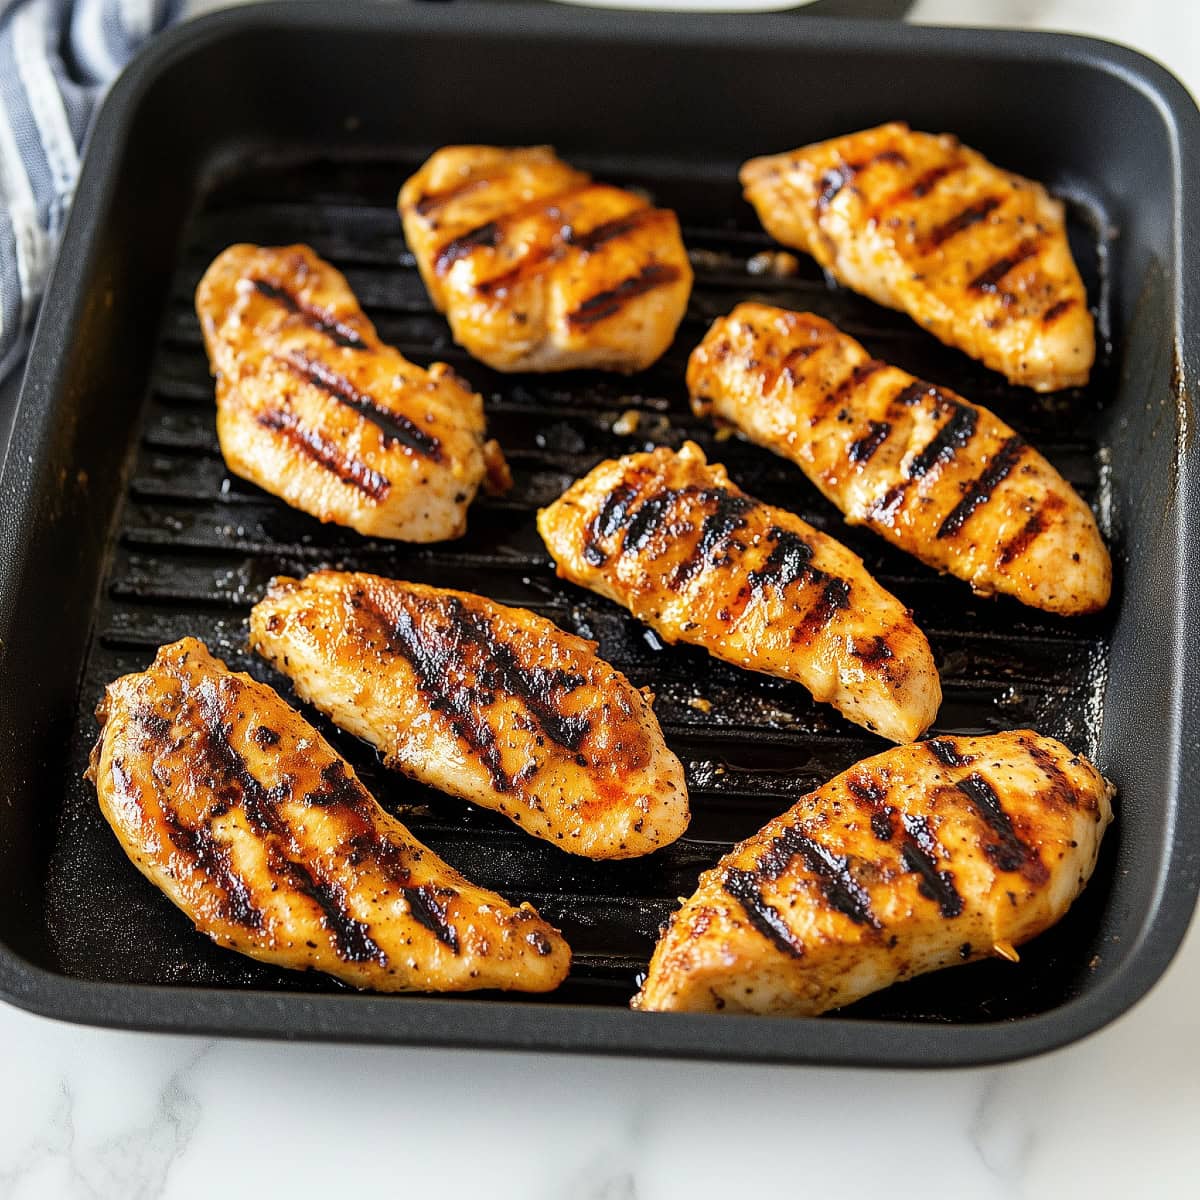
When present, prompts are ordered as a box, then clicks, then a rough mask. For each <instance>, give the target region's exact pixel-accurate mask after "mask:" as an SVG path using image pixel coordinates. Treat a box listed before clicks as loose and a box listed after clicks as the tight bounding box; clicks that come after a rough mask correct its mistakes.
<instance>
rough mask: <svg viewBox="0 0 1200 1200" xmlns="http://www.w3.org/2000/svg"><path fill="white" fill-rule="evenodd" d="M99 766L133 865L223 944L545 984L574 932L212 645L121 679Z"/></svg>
mask: <svg viewBox="0 0 1200 1200" xmlns="http://www.w3.org/2000/svg"><path fill="white" fill-rule="evenodd" d="M97 716H98V717H99V720H100V723H101V726H102V729H101V733H100V738H99V740H98V741H97V743H96V746H95V749H94V750H93V751H92V758H91V766H90V767H89V769H88V776H89V778H91V780H92V781H93V782H94V783H95V785H96V792H97V794H98V796H99V799H100V808H101V811H102V812H103V813H104V816H105V818H106V819H107V820H108V823H109V824H110V825H111V826H112V827H113V831H114V832H115V833H116V835H117V838H118V839H119V840H120V842H121V846H122V848H123V849H124V850H125V853H126V854H128V855H129V857H130V859H131V860H132V861H133V863H134V865H135V866H136V867H137V868H138V870H139V871H141V872H142V874H143V875H145V876H146V878H147V879H149V880H150V882H151V883H153V884H155V885H156V886H157V887H158V888H159V889H160V890H161V891H163V892H164V893H165V894H166V895H167V897H168V898H169V899H170V900H171V901H172V902H173V903H174V904H176V905H178V907H179V908H181V909H182V910H183V911H184V912H185V913H186V914H187V915H188V916H189V917H190V918H191V919H192V921H194V922H195V924H196V928H197V929H199V930H200V931H201V932H202V933H206V934H207V935H208V936H209V937H210V938H212V939H213V941H215V942H216V943H217V944H218V945H221V946H225V947H227V948H228V949H230V950H237V951H239V952H240V953H242V954H246V955H249V956H250V957H251V958H257V959H259V960H261V961H262V962H268V963H274V964H275V965H277V966H281V967H290V968H293V969H296V970H304V969H313V970H318V971H325V972H326V973H328V974H330V975H333V976H336V977H337V978H338V979H341V980H342V981H343V982H345V983H349V984H352V985H353V986H354V987H359V988H373V989H375V990H377V991H385V992H400V991H447V992H458V991H466V990H469V989H473V988H507V989H515V990H518V991H527V992H543V991H548V990H549V989H551V988H553V987H557V985H558V984H560V983H561V982H562V980H563V979H564V978H565V976H566V974H567V968H568V967H569V965H570V958H571V953H570V950H569V949H568V948H567V945H566V943H565V942H564V941H563V939H562V935H561V934H559V933H558V931H557V930H555V929H553V928H552V927H551V926H550V925H548V924H546V922H545V921H543V920H542V919H541V918H540V917H539V916H538V914H537V913H536V912H535V911H534V910H533V908H531V907H530V906H529V905H528V904H522V905H521V906H520V907H519V908H518V907H514V906H513V905H511V904H509V903H508V902H507V901H506V900H504V899H502V898H501V897H500V896H498V895H496V893H495V892H489V891H487V890H485V889H484V888H480V887H476V886H475V885H474V884H472V883H469V882H468V881H467V880H465V879H464V878H463V877H462V876H461V875H460V874H459V873H458V872H457V871H455V870H454V869H453V868H452V867H450V866H448V865H447V864H446V863H444V862H443V861H442V860H441V859H440V858H438V856H437V855H436V854H434V853H433V851H432V850H429V849H428V848H427V847H425V846H423V845H421V843H420V842H418V841H417V840H416V838H414V837H413V835H412V834H411V833H410V832H409V831H408V830H407V829H406V828H405V827H404V826H403V825H401V824H400V822H399V821H397V820H395V818H393V817H390V816H389V815H388V814H387V813H386V812H384V810H383V809H382V808H380V807H379V805H378V804H377V803H376V802H375V801H374V800H373V799H372V798H371V795H370V793H369V792H368V791H367V790H366V788H364V787H363V785H362V784H361V783H360V782H359V780H358V777H357V776H356V775H355V774H354V770H353V768H352V767H351V766H349V764H348V763H346V762H345V761H344V760H343V759H342V758H341V757H340V756H339V755H338V754H337V753H336V752H335V751H334V749H333V748H332V747H331V746H330V745H329V744H328V743H327V742H326V741H325V740H324V739H323V738H322V737H321V736H320V734H318V733H317V731H316V730H315V729H313V728H312V726H311V725H309V724H308V722H307V721H305V720H304V719H303V718H302V717H301V716H300V714H299V713H297V712H296V711H295V710H294V709H292V708H289V707H288V705H286V704H285V703H284V702H283V701H282V700H281V699H280V698H279V696H277V695H276V694H275V692H273V691H272V690H271V689H270V688H269V687H267V686H266V685H265V684H262V683H258V682H256V681H255V680H253V679H251V678H250V677H249V676H248V675H239V674H233V673H232V672H230V671H229V670H228V669H227V668H226V667H225V664H224V663H223V662H221V661H220V660H219V659H216V658H214V657H213V656H212V655H211V654H210V653H209V652H208V650H207V649H206V648H205V646H204V645H203V643H201V642H198V641H196V640H195V639H194V638H184V639H183V640H182V641H178V642H175V643H174V644H172V645H170V646H164V647H163V648H162V649H161V650H160V651H159V652H158V656H157V658H155V660H154V664H153V665H152V666H151V667H150V669H149V670H147V671H144V672H142V673H140V674H137V675H126V676H124V677H123V678H121V679H118V680H117V681H116V682H115V683H112V684H110V685H109V687H108V689H107V691H106V692H105V696H104V700H103V702H102V703H101V704H100V707H99V708H98V710H97Z"/></svg>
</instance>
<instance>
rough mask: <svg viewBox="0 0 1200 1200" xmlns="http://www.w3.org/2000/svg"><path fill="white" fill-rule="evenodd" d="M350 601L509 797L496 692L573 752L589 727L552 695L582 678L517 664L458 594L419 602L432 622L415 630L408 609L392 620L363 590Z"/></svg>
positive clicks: (581, 681) (565, 690)
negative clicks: (494, 716) (495, 715)
mask: <svg viewBox="0 0 1200 1200" xmlns="http://www.w3.org/2000/svg"><path fill="white" fill-rule="evenodd" d="M351 603H352V605H353V607H354V609H355V611H356V612H357V613H359V614H360V615H362V616H364V617H365V618H366V619H367V620H369V621H371V622H372V623H373V624H375V625H376V626H377V627H378V628H379V629H380V630H381V631H382V633H383V635H384V639H385V641H386V643H387V646H388V648H389V649H390V650H392V651H393V652H394V653H397V654H400V655H401V656H402V657H403V658H404V659H405V660H406V661H407V662H408V663H409V665H410V666H411V667H412V670H413V673H414V674H415V675H416V677H417V683H418V686H419V687H420V688H421V690H422V691H423V692H424V693H425V695H426V697H427V698H428V701H429V705H430V707H431V708H433V709H434V710H435V711H439V712H443V713H445V714H446V715H447V716H448V717H449V718H450V726H451V728H452V729H453V731H454V733H455V734H456V735H457V736H458V737H460V738H462V740H463V741H465V742H466V743H467V745H468V746H470V747H471V750H472V752H473V753H474V754H475V755H476V756H477V757H478V758H479V760H480V762H481V763H482V764H483V766H484V767H485V768H486V770H487V772H488V774H489V775H490V776H491V779H492V785H493V787H494V788H495V789H496V791H498V792H507V791H510V790H511V789H512V787H513V786H514V783H515V780H514V779H510V778H509V776H508V774H507V773H506V772H505V770H504V763H503V758H502V755H501V751H500V747H499V746H498V745H497V743H496V735H495V731H494V730H493V729H492V727H491V725H490V724H489V723H488V721H487V711H488V709H489V707H490V706H491V704H492V703H493V701H494V698H495V693H496V692H497V691H503V692H505V693H507V694H508V695H510V696H513V697H515V698H516V699H518V700H520V701H521V703H522V704H523V705H524V707H525V709H526V711H527V712H528V713H529V714H530V716H532V717H533V718H534V720H535V721H536V722H537V724H538V725H539V726H540V727H541V729H542V731H543V733H544V734H545V735H546V736H547V737H548V738H549V739H550V740H551V741H553V742H555V743H556V744H557V745H559V746H562V747H564V748H565V749H567V750H570V751H571V752H572V753H577V752H578V751H579V748H580V747H581V746H582V744H583V739H584V738H585V737H586V736H587V734H588V732H589V731H590V729H591V722H590V721H589V720H588V718H587V717H582V716H578V717H569V716H565V715H564V714H562V713H561V712H559V711H558V710H557V708H556V707H555V695H556V693H569V692H572V691H574V690H575V689H576V688H579V687H582V686H583V684H584V683H585V682H586V680H584V679H583V678H581V677H580V676H576V675H568V674H567V673H566V672H565V671H561V670H556V669H550V668H546V667H541V666H528V665H526V664H524V663H521V662H519V661H518V660H517V657H516V655H515V654H514V653H513V651H512V649H511V648H510V647H509V646H508V645H506V644H505V643H504V642H503V641H502V640H501V639H500V638H499V636H498V635H497V634H496V631H495V630H494V629H493V628H492V627H491V625H490V624H489V623H488V622H487V621H485V620H484V619H483V618H481V617H479V616H478V615H477V614H475V613H472V612H470V611H469V610H468V609H467V608H466V607H465V606H464V605H463V603H462V601H461V600H459V599H458V597H456V596H448V597H444V598H440V597H439V598H430V599H429V600H428V601H424V600H422V601H419V603H422V604H424V606H425V610H426V612H427V613H430V614H431V615H432V616H433V617H434V620H433V621H430V622H428V623H425V624H423V625H421V626H418V624H417V622H416V621H415V620H414V618H413V614H412V613H411V612H410V611H409V609H408V608H407V607H401V608H400V610H399V611H398V612H397V613H396V614H395V615H390V614H388V613H386V612H385V611H384V610H383V609H382V608H380V607H379V605H378V604H376V603H375V601H374V600H373V599H372V598H371V597H369V596H368V595H367V594H366V593H365V592H362V591H356V592H355V593H354V595H353V596H352V599H351ZM469 652H473V653H470V654H469ZM470 663H474V664H477V665H475V666H474V667H473V670H474V676H475V678H474V682H473V683H472V682H467V681H466V679H465V678H464V674H465V670H466V669H467V667H468V664H470Z"/></svg>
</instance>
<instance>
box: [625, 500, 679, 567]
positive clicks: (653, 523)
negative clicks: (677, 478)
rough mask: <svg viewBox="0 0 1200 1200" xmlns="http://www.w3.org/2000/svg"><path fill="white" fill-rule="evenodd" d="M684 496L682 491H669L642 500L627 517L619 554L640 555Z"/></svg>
mask: <svg viewBox="0 0 1200 1200" xmlns="http://www.w3.org/2000/svg"><path fill="white" fill-rule="evenodd" d="M684 494H685V491H684V490H676V489H669V490H667V491H664V492H661V493H659V495H657V496H651V497H650V498H649V499H647V500H643V501H642V503H641V504H639V505H638V506H637V509H636V510H635V511H634V512H633V514H632V515H631V516H628V524H627V525H626V526H625V537H624V539H623V541H622V542H621V553H622V554H640V553H641V552H642V551H643V550H644V549H645V548H646V546H647V544H648V543H649V541H650V539H651V538H652V537H653V536H654V533H655V530H657V529H658V527H659V526H660V525H661V524H662V523H663V521H664V520H666V517H667V514H668V513H669V512H670V511H671V509H672V507H673V506H674V505H675V503H676V501H678V500H679V499H680V497H682V496H683V495H684Z"/></svg>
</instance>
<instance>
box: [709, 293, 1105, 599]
mask: <svg viewBox="0 0 1200 1200" xmlns="http://www.w3.org/2000/svg"><path fill="white" fill-rule="evenodd" d="M687 379H688V390H689V391H690V393H691V396H692V408H693V409H694V410H695V412H696V414H697V415H698V416H711V417H712V418H713V420H714V421H715V422H716V423H717V424H719V425H722V426H727V427H733V428H735V429H737V430H739V431H740V432H741V433H743V434H745V435H746V437H748V438H749V439H750V440H751V441H752V442H757V443H758V444H759V445H760V446H766V447H767V449H768V450H773V451H774V452H775V453H776V454H780V455H782V456H783V457H784V458H787V459H790V460H791V461H792V462H794V463H795V464H796V465H797V466H798V467H799V468H800V469H801V470H802V471H803V472H804V473H805V474H806V475H807V476H808V477H809V479H811V480H812V482H813V483H814V484H816V486H817V487H818V488H820V489H821V491H822V492H823V493H824V494H825V496H826V497H828V499H829V500H830V501H832V502H833V503H834V504H836V505H837V506H838V508H840V509H841V510H842V512H843V513H845V514H846V519H847V521H848V522H849V523H850V524H852V525H867V526H869V527H870V528H871V529H873V530H874V531H875V532H876V533H878V534H880V535H881V536H882V537H885V538H887V540H888V541H889V542H891V543H893V545H896V546H899V547H900V549H902V550H907V551H908V553H910V554H914V555H916V557H917V558H919V559H920V560H921V561H922V562H925V563H928V564H929V565H930V566H931V567H935V568H936V569H937V570H939V571H948V572H950V574H952V575H957V576H958V577H959V579H965V580H966V581H967V582H968V583H969V584H970V585H971V587H972V588H974V589H975V591H976V592H979V593H980V594H982V595H991V594H993V593H995V592H1000V593H1003V594H1005V595H1009V596H1015V597H1016V598H1017V599H1018V600H1020V601H1022V602H1023V603H1025V604H1029V605H1032V606H1033V607H1034V608H1041V609H1045V610H1047V611H1049V612H1055V613H1062V614H1065V615H1076V614H1080V613H1088V612H1094V611H1096V610H1098V609H1101V608H1103V607H1104V606H1105V604H1107V603H1108V598H1109V593H1110V591H1111V588H1112V562H1111V560H1110V559H1109V555H1108V550H1107V549H1106V548H1105V545H1104V541H1103V539H1102V538H1101V536H1100V530H1099V529H1098V528H1097V527H1096V519H1095V517H1094V516H1093V515H1092V510H1091V509H1090V508H1089V507H1088V506H1087V504H1086V503H1085V502H1084V501H1083V499H1082V498H1081V497H1080V496H1079V494H1078V493H1077V492H1076V491H1075V489H1074V488H1072V487H1071V485H1070V484H1069V483H1067V481H1066V480H1065V479H1063V477H1062V476H1061V475H1060V474H1059V473H1058V472H1057V471H1056V470H1055V469H1054V468H1053V467H1052V466H1051V465H1050V464H1049V463H1048V462H1047V461H1046V460H1045V459H1044V458H1043V457H1042V456H1041V455H1040V454H1039V453H1038V452H1037V451H1036V450H1034V449H1033V447H1032V446H1029V445H1027V444H1026V443H1025V442H1024V441H1023V440H1022V439H1021V438H1020V437H1019V436H1018V435H1017V434H1016V432H1015V431H1014V430H1013V429H1011V428H1010V427H1009V426H1008V425H1006V424H1005V423H1004V422H1003V421H1001V420H1000V418H999V417H997V416H996V415H995V414H994V413H992V412H989V411H988V410H987V409H986V408H982V407H980V406H979V405H975V404H969V403H967V401H966V400H964V399H963V398H962V397H961V396H959V395H957V394H955V393H954V392H951V391H950V390H949V389H947V388H939V387H936V386H935V385H933V384H931V383H924V382H923V381H921V380H919V379H914V378H913V376H911V375H909V374H908V373H907V372H906V371H902V370H900V368H899V367H892V366H888V365H887V364H886V363H883V362H880V361H879V360H878V359H874V358H871V356H870V355H869V354H868V353H867V352H866V351H865V350H864V349H863V348H862V346H860V345H859V344H858V342H856V341H855V340H854V339H853V338H851V337H847V336H846V335H845V334H844V333H841V332H840V331H839V330H838V329H836V328H835V327H834V326H833V325H831V324H830V323H829V322H828V321H825V320H823V319H822V318H821V317H817V316H814V315H813V314H812V313H795V312H789V311H787V310H786V309H782V308H772V307H769V306H768V305H765V304H739V305H738V306H737V308H735V309H734V310H733V312H731V313H730V314H729V316H727V317H719V318H718V319H717V320H716V321H714V322H713V325H712V328H711V329H710V330H709V331H708V334H707V335H706V336H705V338H704V340H703V341H702V342H701V343H700V345H699V346H698V347H697V348H696V349H695V350H694V351H693V352H692V356H691V359H690V360H689V362H688V374H687Z"/></svg>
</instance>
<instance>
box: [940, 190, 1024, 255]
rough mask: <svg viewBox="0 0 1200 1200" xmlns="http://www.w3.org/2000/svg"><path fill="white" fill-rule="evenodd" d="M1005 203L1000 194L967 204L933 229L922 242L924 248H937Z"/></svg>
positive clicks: (984, 218)
mask: <svg viewBox="0 0 1200 1200" xmlns="http://www.w3.org/2000/svg"><path fill="white" fill-rule="evenodd" d="M1003 203H1004V201H1003V200H1002V199H1001V198H1000V197H999V196H985V197H984V199H982V200H977V201H976V202H975V203H974V204H969V205H967V207H966V208H964V209H963V210H962V211H961V212H960V213H957V214H956V215H955V216H953V217H951V218H950V219H949V220H948V221H943V222H942V223H941V224H940V225H936V226H935V227H934V228H933V229H931V230H930V232H929V233H928V235H927V236H926V237H925V239H924V241H923V242H922V250H924V251H929V250H936V249H937V248H938V247H939V246H942V245H944V244H945V243H946V242H948V241H949V240H950V239H951V238H953V237H957V236H958V234H960V233H962V232H963V231H964V230H967V229H970V228H971V226H972V225H978V224H979V222H980V221H983V220H986V219H987V218H988V217H989V216H991V214H992V213H994V212H995V211H996V209H998V208H999V207H1000V205H1001V204H1003Z"/></svg>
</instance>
